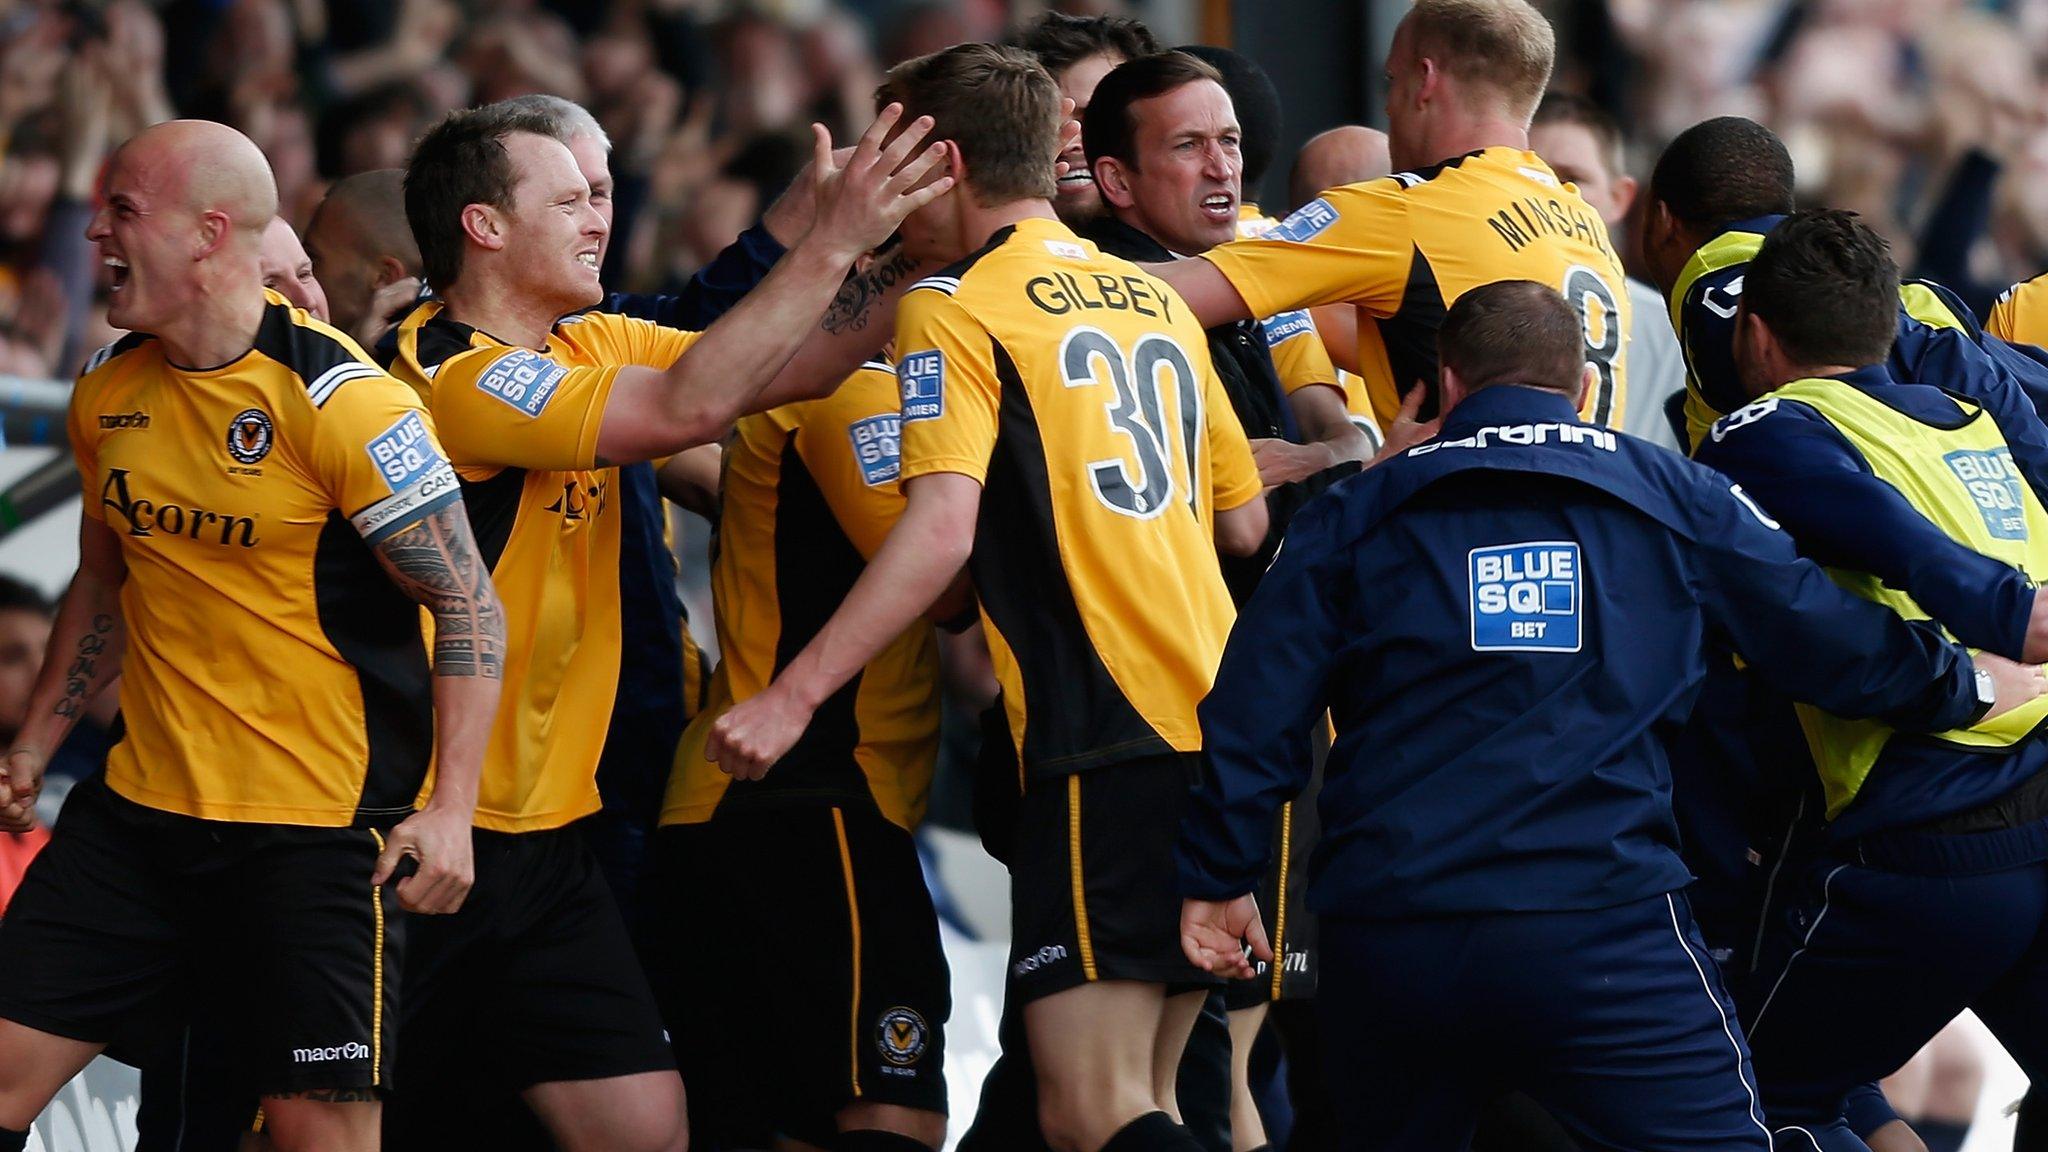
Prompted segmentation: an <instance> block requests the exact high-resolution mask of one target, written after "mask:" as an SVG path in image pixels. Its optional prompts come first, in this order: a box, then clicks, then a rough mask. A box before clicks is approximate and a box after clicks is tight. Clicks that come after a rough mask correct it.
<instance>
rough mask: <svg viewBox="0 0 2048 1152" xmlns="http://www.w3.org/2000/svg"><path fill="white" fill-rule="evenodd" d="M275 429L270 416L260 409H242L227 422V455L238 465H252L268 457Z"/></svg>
mask: <svg viewBox="0 0 2048 1152" xmlns="http://www.w3.org/2000/svg"><path fill="white" fill-rule="evenodd" d="M274 434H275V429H274V428H273V427H272V426H271V423H270V414H269V413H268V412H265V411H264V410H263V409H261V408H244V409H242V410H241V411H240V412H237V413H235V418H234V419H233V420H231V421H229V422H228V455H230V456H232V457H234V458H235V461H236V463H239V464H254V463H256V462H257V461H258V460H261V459H263V458H264V457H265V456H268V455H270V442H271V440H272V439H274Z"/></svg>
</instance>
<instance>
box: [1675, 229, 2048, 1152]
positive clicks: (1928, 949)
mask: <svg viewBox="0 0 2048 1152" xmlns="http://www.w3.org/2000/svg"><path fill="white" fill-rule="evenodd" d="M1743 278H1744V285H1743V290H1742V298H1741V304H1740V306H1739V307H1738V309H1737V313H1736V317H1735V348H1734V352H1735V362H1736V365H1737V368H1738V370H1739V372H1740V373H1741V377H1742V382H1743V387H1744V390H1745V392H1747V393H1748V395H1750V396H1751V397H1755V398H1756V399H1755V401H1754V402H1753V403H1751V404H1749V405H1747V406H1745V407H1742V408H1739V409H1737V410H1736V411H1735V412H1733V413H1731V414H1730V415H1728V416H1727V417H1725V418H1723V419H1722V420H1721V421H1719V422H1718V423H1716V424H1715V425H1714V426H1713V429H1712V430H1711V432H1710V433H1709V434H1708V436H1707V438H1706V439H1705V440H1704V441H1703V442H1702V443H1701V444H1700V446H1699V448H1698V450H1697V452H1696V455H1697V456H1698V458H1699V459H1700V461H1701V462H1702V463H1705V464H1709V465H1711V466H1713V467H1715V468H1717V469H1719V470H1720V471H1722V472H1723V473H1725V474H1726V475H1728V476H1729V477H1730V478H1731V479H1733V480H1735V481H1737V482H1738V483H1740V484H1741V485H1742V486H1743V488H1744V490H1746V491H1748V492H1749V493H1751V494H1752V495H1753V496H1754V497H1755V499H1756V501H1757V502H1758V504H1759V505H1760V506H1761V507H1762V508H1763V509H1764V510H1765V512H1767V513H1768V514H1769V515H1771V516H1772V517H1774V518H1776V519H1777V520H1778V521H1780V522H1781V523H1783V524H1784V525H1785V527H1786V529H1787V530H1788V531H1789V532H1790V533H1791V534H1792V536H1793V538H1794V539H1795V540H1796V541H1797V542H1798V545H1799V548H1800V551H1801V552H1802V553H1804V554H1805V555H1807V556H1810V557H1812V558H1813V559H1814V560H1816V561H1818V562H1820V563H1822V564H1825V565H1827V566H1828V567H1829V570H1830V572H1831V573H1832V574H1833V576H1834V578H1835V580H1836V581H1837V582H1838V583H1840V584H1841V585H1842V586H1843V587H1845V588H1847V589H1848V590H1850V591H1851V592H1854V593H1856V594H1857V595H1859V596H1861V597H1863V598H1864V599H1867V600H1870V601H1873V602H1875V603H1876V604H1878V605H1880V606H1882V607H1884V608H1886V609H1888V610H1890V611H1892V612H1895V613H1896V614H1898V615H1899V616H1901V617H1904V618H1906V619H1909V620H1929V619H1931V620H1933V621H1936V622H1938V623H1939V624H1940V626H1941V627H1943V628H1944V629H1946V630H1947V631H1948V632H1949V633H1950V634H1952V635H1953V636H1955V637H1956V638H1957V639H1959V640H1961V641H1962V642H1964V643H1966V644H1969V645H1970V646H1971V647H1972V648H1977V649H1983V650H1985V651H1990V652H1996V653H1999V654H2001V655H2006V656H2010V657H2013V658H2015V659H2026V660H2032V661H2039V660H2042V659H2044V658H2048V591H2042V590H2037V589H2036V588H2035V587H2034V585H2033V580H2032V578H2031V577H2030V576H2029V573H2033V572H2040V571H2042V570H2044V568H2048V511H2044V509H2043V504H2042V501H2041V498H2040V497H2039V496H2038V495H2037V494H2036V493H2035V492H2034V491H2033V489H2032V488H2031V487H2029V486H2028V485H2027V484H2026V483H2025V481H2024V480H2023V479H2022V478H2021V469H2020V467H2019V466H2018V465H2019V464H2020V463H2021V461H2020V460H2019V459H2018V458H2019V457H2022V456H2023V455H2025V454H2027V453H2030V452H2035V451H2037V450H2036V449H2033V448H2031V447H2029V446H2027V445H2024V444H2019V443H2012V444H2009V443H2008V442H2007V440H2006V438H2005V437H2004V436H2003V435H2002V434H2001V432H2000V428H1999V424H1998V423H1997V422H1996V421H1995V420H1993V419H1991V418H1990V415H1989V413H1988V412H1987V411H1986V410H1985V409H1984V407H1983V406H1982V405H1980V404H1978V403H1976V402H1975V401H1974V400H1972V399H1969V398H1966V397H1963V396H1961V395H1958V394H1954V393H1950V392H1946V391H1943V390H1941V389H1937V388H1931V387H1925V386H1922V385H1918V384H1909V383H1900V382H1896V381H1895V380H1894V379H1893V378H1892V376H1891V375H1890V373H1889V372H1888V370H1887V368H1886V361H1887V359H1888V358H1889V357H1890V355H1891V352H1892V341H1893V336H1894V333H1895V332H1896V330H1897V324H1898V320H1897V316H1898V305H1897V303H1896V302H1897V300H1898V295H1899V290H1898V269H1897V267H1896V266H1895V265H1894V264H1893V263H1892V259H1891V255H1890V252H1889V250H1888V249H1887V247H1886V245H1885V242H1884V240H1883V239H1882V238H1881V237H1879V236H1878V235H1877V234H1876V233H1875V232H1873V231H1871V230H1870V229H1869V228H1868V227H1867V226H1865V225H1863V224H1862V223H1861V222H1860V221H1858V220H1857V219H1856V218H1855V217H1854V216H1853V215H1851V214H1849V213H1845V212H1803V213H1797V214H1794V215H1792V216H1790V217H1787V218H1786V219H1784V220H1782V221H1780V222H1778V223H1777V224H1776V225H1775V226H1774V227H1773V228H1772V230H1771V232H1770V235H1769V236H1768V237H1767V238H1766V239H1765V240H1764V242H1763V243H1762V245H1761V246H1760V247H1759V248H1758V250H1757V253H1756V256H1755V258H1754V259H1752V260H1750V261H1749V263H1748V265H1747V271H1746V272H1745V273H1744V277H1743ZM2032 463H2033V464H2034V465H2035V466H2036V467H2038V466H2039V465H2040V464H2041V463H2042V461H2039V460H2036V461H2033V462H2032ZM2044 719H2048V701H2036V702H2033V703H2030V704H2028V705H2025V706H2023V707H2021V708H2020V709H2018V710H2016V711H2013V712H2010V713H2007V714H2004V715H2002V716H2000V717H1999V718H1998V719H1996V720H1989V721H1983V722H1977V723H1972V724H1966V725H1962V726H1959V727H1958V728H1956V729H1953V730H1949V731H1945V732H1941V733H1939V734H1938V735H1936V736H1934V737H1932V738H1919V739H1908V738H1901V737H1899V736H1898V735H1897V734H1895V733H1893V732H1892V731H1891V730H1890V729H1889V728H1886V727H1884V726H1882V725H1880V724H1878V723H1877V722H1875V721H1872V720H1851V719H1844V718H1841V717H1839V716H1835V715H1830V714H1828V713H1826V712H1822V711H1819V710H1817V709H1812V708H1802V710H1801V713H1800V722H1801V725H1802V727H1804V729H1805V731H1806V737H1807V744H1808V746H1809V748H1810V749H1811V750H1812V753H1813V757H1814V763H1815V765H1816V767H1817V768H1818V770H1819V789H1820V793H1821V800H1822V802H1823V804H1824V813H1825V819H1826V824H1825V827H1824V828H1823V829H1822V830H1821V831H1820V833H1819V835H1818V838H1819V844H1818V847H1817V850H1816V852H1815V853H1814V854H1813V857H1812V858H1811V859H1809V860H1804V861H1801V862H1799V863H1797V864H1795V865H1794V867H1800V868H1804V870H1805V873H1806V874H1805V875H1804V876H1801V877H1796V878H1793V881H1794V882H1793V888H1792V889H1791V890H1793V891H1795V892H1796V893H1797V895H1796V896H1795V898H1794V900H1793V903H1792V906H1791V907H1790V909H1789V910H1788V912H1787V914H1786V917H1785V920H1784V922H1783V923H1779V924H1775V925H1774V927H1773V931H1772V932H1771V934H1770V935H1769V936H1767V938H1766V940H1765V942H1764V955H1765V961H1764V963H1763V964H1762V965H1761V966H1760V969H1759V971H1758V974H1757V976H1756V978H1755V981H1754V994H1753V995H1752V997H1751V999H1752V1000H1753V1001H1754V1003H1753V1004H1751V1005H1745V1013H1744V1015H1745V1020H1746V1023H1747V1026H1748V1031H1749V1033H1750V1036H1751V1042H1752V1045H1753V1047H1754V1051H1755V1053H1756V1064H1757V1072H1758V1078H1759V1081H1760V1083H1761V1085H1762V1088H1763V1099H1764V1106H1765V1110H1766V1112H1767V1113H1768V1115H1769V1117H1770V1120H1771V1123H1772V1124H1773V1125H1775V1126H1780V1140H1781V1142H1782V1141H1783V1140H1785V1139H1787V1138H1795V1139H1799V1140H1802V1141H1806V1140H1810V1141H1812V1142H1813V1144H1814V1145H1815V1146H1817V1147H1819V1148H1821V1149H1824V1150H1826V1152H1838V1150H1846V1149H1855V1150H1858V1152H1860V1150H1861V1149H1863V1148H1864V1147H1865V1145H1864V1144H1863V1142H1862V1141H1861V1140H1860V1139H1858V1138H1857V1136H1856V1135H1855V1134H1854V1133H1853V1132H1852V1131H1851V1130H1850V1126H1849V1125H1848V1124H1847V1123H1846V1122H1845V1121H1844V1120H1843V1119H1842V1117H1841V1109H1842V1102H1843V1099H1844V1097H1845V1096H1846V1095H1847V1094H1848V1092H1849V1091H1850V1090H1851V1089H1852V1088H1855V1087H1857V1086H1859V1085H1861V1084H1864V1083H1866V1082H1869V1081H1872V1080H1876V1079H1878V1078H1879V1077H1882V1076H1886V1075H1889V1074H1890V1073H1891V1072H1892V1071H1894V1070H1896V1069H1897V1068H1898V1067H1900V1066H1901V1065H1903V1064H1904V1063H1905V1062H1906V1061H1907V1060H1908V1059H1909V1058H1911V1057H1912V1055H1913V1053H1915V1052H1916V1051H1918V1050H1919V1049H1920V1047H1921V1046H1922V1045H1923V1044H1925V1043H1926V1042H1927V1041H1928V1040H1931V1039H1932V1038H1933V1037H1934V1035H1935V1033H1936V1032H1938V1031H1940V1030H1941V1028H1942V1027H1943V1026H1945V1025H1946V1024H1947V1023H1948V1022H1949V1021H1950V1020H1952V1019H1953V1018H1954V1017H1955V1016H1956V1015H1957V1014H1958V1013H1960V1012H1961V1011H1962V1010H1963V1009H1964V1008H1973V1009H1975V1010H1976V1012H1977V1013H1978V1015H1979V1016H1980V1017H1981V1018H1982V1019H1983V1020H1984V1022H1985V1023H1986V1024H1987V1025H1988V1026H1989V1027H1990V1028H1991V1030H1992V1031H1993V1033H1995V1034H1996V1035H1997V1036H1998V1038H1999V1040H2000V1042H2002V1043H2003V1044H2004V1045H2005V1047H2006V1049H2007V1051H2009V1052H2011V1053H2012V1055H2013V1057H2014V1059H2016V1060H2017V1061H2019V1063H2020V1065H2021V1067H2022V1068H2024V1069H2026V1071H2027V1072H2028V1075H2029V1077H2030V1078H2031V1079H2034V1080H2036V1081H2037V1082H2039V1081H2040V1080H2041V1079H2042V1078H2043V1077H2044V1076H2048V1044H2044V1036H2048V1028H2044V1025H2048V956H2044V954H2043V952H2042V946H2041V944H2040V943H2039V937H2040V928H2041V925H2042V923H2043V922H2044V921H2048V734H2044V733H2042V732H2041V731H2040V727H2041V724H2042V721H2043V720H2044ZM1879 1002H1882V1004H1883V1005H1884V1007H1883V1010H1882V1011H1871V1010H1868V1006H1869V1005H1873V1004H1877V1003H1879ZM1859 1005H1860V1006H1864V1007H1862V1008H1859V1007H1857V1006H1859Z"/></svg>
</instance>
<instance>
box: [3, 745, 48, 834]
mask: <svg viewBox="0 0 2048 1152" xmlns="http://www.w3.org/2000/svg"><path fill="white" fill-rule="evenodd" d="M48 764H49V757H47V756H44V755H43V754H42V753H41V752H38V751H36V750H35V749H33V748H16V749H15V750H14V751H12V752H9V753H8V754H7V759H6V760H4V761H0V832H26V831H28V830H29V829H31V828H33V827H35V826H36V797H37V796H39V795H41V794H42V791H43V769H44V768H45V767H47V766H48Z"/></svg>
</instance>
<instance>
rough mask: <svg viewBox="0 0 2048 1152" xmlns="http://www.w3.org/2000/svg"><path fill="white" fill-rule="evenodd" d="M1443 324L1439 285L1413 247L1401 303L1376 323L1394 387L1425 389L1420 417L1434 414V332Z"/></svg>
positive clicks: (1426, 259) (1402, 391)
mask: <svg viewBox="0 0 2048 1152" xmlns="http://www.w3.org/2000/svg"><path fill="white" fill-rule="evenodd" d="M1443 324H1444V293H1443V289H1442V288H1440V287H1438V285H1437V282H1436V269H1434V268H1431V267H1430V266H1429V257H1427V256H1424V255H1423V254H1422V249H1421V248H1417V249H1415V258H1414V259H1413V260H1412V261H1411V262H1410V263H1409V265H1408V287H1407V289H1406V290H1404V291H1403V292H1402V293H1401V307H1400V308H1399V309H1398V310H1396V311H1395V313H1394V314H1393V315H1392V316H1389V317H1388V318H1386V319H1385V320H1381V321H1380V322H1379V325H1380V336H1381V337H1382V338H1384V339H1385V341H1386V345H1387V367H1388V368H1389V369H1391V370H1392V374H1393V377H1394V390H1395V391H1396V392H1398V393H1400V394H1401V395H1403V396H1405V395H1407V394H1408V390H1409V389H1410V388H1413V387H1415V385H1416V384H1418V383H1420V384H1422V385H1423V386H1424V387H1426V388H1427V389H1428V390H1429V391H1428V395H1427V396H1426V397H1425V398H1424V400H1423V402H1422V419H1424V420H1433V419H1435V418H1436V414H1437V404H1438V399H1437V394H1436V333H1437V329H1439V328H1441V327H1443Z"/></svg>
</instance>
